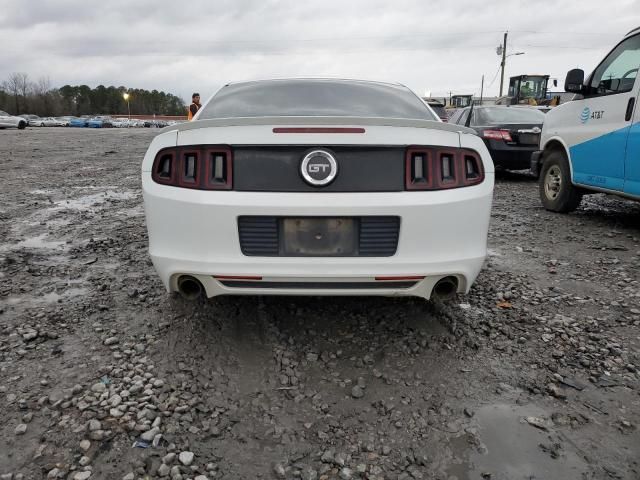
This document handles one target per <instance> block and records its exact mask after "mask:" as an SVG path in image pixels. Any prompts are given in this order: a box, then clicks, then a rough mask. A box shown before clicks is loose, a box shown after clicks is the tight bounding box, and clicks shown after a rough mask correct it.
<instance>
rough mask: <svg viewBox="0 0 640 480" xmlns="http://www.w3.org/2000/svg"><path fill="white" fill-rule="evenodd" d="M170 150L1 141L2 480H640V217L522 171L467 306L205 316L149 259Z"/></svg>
mask: <svg viewBox="0 0 640 480" xmlns="http://www.w3.org/2000/svg"><path fill="white" fill-rule="evenodd" d="M154 133H155V132H153V131H150V130H149V129H140V130H139V129H136V130H135V131H132V130H120V129H111V130H91V131H87V130H84V129H50V128H42V129H26V130H24V131H10V130H2V131H0V159H2V162H3V164H2V169H3V189H2V190H1V191H0V206H1V207H0V237H1V238H2V242H1V243H0V278H3V279H8V278H9V279H11V281H10V282H0V312H1V313H0V406H1V407H2V408H0V425H2V427H1V428H2V435H0V451H2V452H3V455H0V474H2V475H5V474H6V475H10V476H7V477H6V478H11V480H20V479H29V478H42V477H43V476H46V477H47V478H64V479H71V480H73V479H75V478H91V479H94V478H96V479H103V478H105V479H112V478H116V479H117V478H121V479H126V480H137V479H139V478H171V479H178V478H182V479H183V480H187V479H196V480H203V479H205V478H211V479H213V478H223V479H234V478H301V479H306V480H318V479H323V480H324V479H330V478H343V479H344V478H368V479H376V480H378V479H385V480H396V479H412V478H413V479H416V478H443V479H453V478H458V479H462V478H483V477H482V475H483V474H486V475H490V477H485V478H510V477H512V476H513V475H512V472H513V471H510V470H509V468H510V467H509V466H513V465H515V468H516V470H517V472H518V475H520V476H523V477H525V476H526V477H532V478H576V477H581V478H620V479H625V480H626V479H635V478H638V477H639V476H640V465H639V464H638V458H640V433H639V429H638V425H640V411H639V408H638V395H639V393H640V390H639V384H640V374H639V373H638V366H639V365H640V335H639V328H640V277H639V275H640V274H639V273H638V272H640V268H639V267H640V231H639V230H638V225H640V205H639V204H637V203H631V202H626V201H622V200H619V199H616V198H612V197H606V196H603V195H595V196H589V197H586V198H585V200H584V202H583V205H582V206H581V208H580V209H579V210H578V211H577V212H575V213H574V214H571V215H557V214H551V213H549V212H546V211H544V210H543V209H541V208H540V207H539V205H540V203H539V200H538V198H537V184H536V183H535V181H533V179H531V178H530V177H528V176H527V175H523V174H503V175H501V176H500V177H499V178H498V181H497V184H496V193H495V206H494V210H493V214H492V222H491V229H490V236H489V249H490V255H489V258H488V260H487V263H486V266H485V268H484V269H483V270H482V272H481V274H480V276H479V278H478V281H477V282H476V284H475V285H474V286H473V288H472V289H471V291H470V293H469V294H468V295H466V296H463V297H460V298H459V299H457V300H454V301H452V302H449V303H446V304H439V303H428V302H422V301H419V300H414V299H392V298H390V299H386V298H332V299H325V298H314V297H286V298H278V297H264V298H258V297H229V298H219V299H216V300H215V301H214V300H210V301H207V302H205V301H202V302H196V303H187V302H185V301H183V300H181V299H180V298H179V297H176V296H171V295H168V294H167V293H166V291H165V290H164V287H163V286H162V285H161V284H160V282H159V280H158V278H157V276H156V274H155V272H154V270H153V266H152V265H151V263H150V261H149V258H148V254H147V235H146V231H145V228H144V215H143V208H142V199H141V194H140V181H139V165H140V160H141V158H142V156H143V154H144V151H145V149H146V147H147V145H148V142H149V141H150V139H151V138H152V136H153V134H154ZM527 419H528V420H527ZM27 426H28V427H27ZM516 442H517V443H516ZM512 445H516V446H517V447H518V448H517V449H515V450H513V449H509V448H508V447H510V446H512ZM523 451H524V452H526V454H524V455H523V454H522V452H523Z"/></svg>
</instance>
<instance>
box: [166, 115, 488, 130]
mask: <svg viewBox="0 0 640 480" xmlns="http://www.w3.org/2000/svg"><path fill="white" fill-rule="evenodd" d="M254 125H286V126H290V125H341V126H349V127H350V126H366V125H371V126H376V127H411V128H427V129H430V130H442V131H445V132H453V133H458V132H460V133H470V134H475V131H474V130H472V129H471V128H467V127H463V126H462V125H455V124H451V123H445V122H439V121H435V120H420V119H411V118H383V117H236V118H213V119H208V120H194V121H191V122H185V123H179V124H176V125H170V126H168V127H165V128H163V129H162V130H160V132H159V133H166V132H173V131H176V132H183V131H185V130H196V129H199V128H210V127H247V126H254Z"/></svg>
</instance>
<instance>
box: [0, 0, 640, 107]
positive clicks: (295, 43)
mask: <svg viewBox="0 0 640 480" xmlns="http://www.w3.org/2000/svg"><path fill="white" fill-rule="evenodd" d="M0 1H1V2H2V8H1V9H0V31H1V32H2V34H1V36H2V38H3V39H4V40H2V45H3V47H2V51H0V79H2V78H6V76H7V75H8V74H9V73H10V72H13V71H24V72H27V73H29V74H30V76H31V77H32V78H35V77H39V76H42V75H44V76H49V77H50V78H51V81H52V83H53V84H54V85H63V84H66V83H71V84H80V83H86V84H88V85H91V86H95V85H98V84H105V85H108V84H113V85H127V86H131V87H143V88H149V89H153V88H156V89H162V90H166V91H171V92H174V93H177V94H179V95H181V96H182V97H183V98H185V99H186V98H188V97H189V96H190V93H191V91H193V90H198V91H200V92H201V93H203V95H205V96H208V95H209V94H212V93H214V91H215V90H216V89H217V88H219V87H220V86H221V85H223V84H224V83H226V82H228V81H236V80H244V79H253V78H271V77H286V76H344V77H351V78H367V79H377V80H387V81H397V82H401V83H404V84H406V85H408V86H410V87H411V88H413V89H415V90H416V91H417V92H419V93H424V92H425V91H426V90H429V91H431V93H432V94H434V95H438V96H443V95H446V94H447V92H449V91H453V92H454V93H455V92H457V93H472V92H475V93H479V89H480V77H481V75H482V74H484V75H485V81H486V85H489V84H490V83H491V81H492V79H494V76H495V73H496V71H497V68H498V63H499V58H498V56H497V55H496V53H495V47H496V46H497V45H498V44H499V43H500V42H501V40H502V32H503V31H504V30H505V29H508V30H509V31H510V37H509V49H510V51H516V50H522V51H525V52H526V54H525V55H522V56H516V57H512V58H510V59H509V62H508V68H507V76H508V75H509V74H517V73H549V74H551V75H552V76H554V77H557V78H558V79H559V80H560V82H561V83H562V80H563V78H564V75H565V73H566V71H567V70H568V69H570V68H574V67H576V66H580V67H583V68H585V69H587V70H589V69H591V68H593V67H594V66H595V64H596V63H597V62H598V60H599V59H600V58H601V57H602V56H603V55H604V54H605V53H606V51H607V50H608V49H609V48H611V47H612V46H613V45H614V44H615V43H616V42H617V40H618V39H619V38H620V37H621V36H622V35H623V34H624V33H626V32H627V31H628V30H630V29H631V28H633V27H636V26H638V25H640V1H639V0H619V1H616V2H615V9H614V8H613V7H612V8H610V9H609V10H605V9H604V7H603V4H602V2H599V1H596V0H583V1H581V2H579V3H578V2H557V1H552V0H538V1H536V2H531V1H524V0H486V1H485V2H482V3H480V2H477V1H473V0H457V1H450V2H426V1H424V0H423V1H420V0H396V1H395V2H389V1H388V0H385V1H382V0H369V1H365V0H352V1H350V2H346V1H344V0H342V1H336V0H325V1H322V2H319V1H318V2H300V1H293V0H283V1H277V0H267V1H253V0H236V1H232V0H217V1H215V2H211V1H205V0H197V1H189V2H175V1H163V2H161V1H159V0H155V1H148V0H137V1H135V2H130V1H124V0H111V1H109V2H102V3H100V4H96V3H95V2H86V1H75V0H62V1H46V0H30V1H7V0H0ZM498 83H499V79H498V80H494V81H493V84H491V86H490V87H488V92H487V94H496V93H497V89H498Z"/></svg>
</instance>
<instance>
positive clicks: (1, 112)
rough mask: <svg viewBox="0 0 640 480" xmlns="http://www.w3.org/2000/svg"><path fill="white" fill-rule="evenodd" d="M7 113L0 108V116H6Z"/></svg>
mask: <svg viewBox="0 0 640 480" xmlns="http://www.w3.org/2000/svg"><path fill="white" fill-rule="evenodd" d="M8 116H9V114H8V113H7V112H3V111H2V110H0V117H8Z"/></svg>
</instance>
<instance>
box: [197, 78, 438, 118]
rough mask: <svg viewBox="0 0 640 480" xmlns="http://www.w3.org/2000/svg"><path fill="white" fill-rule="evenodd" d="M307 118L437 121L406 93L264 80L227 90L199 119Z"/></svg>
mask: <svg viewBox="0 0 640 480" xmlns="http://www.w3.org/2000/svg"><path fill="white" fill-rule="evenodd" d="M271 116H294V117H297V116H310V117H386V118H411V119H421V120H436V118H435V117H434V115H433V114H432V113H431V112H430V111H429V109H428V108H427V107H426V106H425V105H424V104H423V103H422V101H421V100H420V99H419V98H418V97H417V96H416V95H414V94H413V92H411V91H410V90H409V89H407V88H405V87H401V86H395V85H388V84H382V83H369V82H358V81H336V80H269V81H262V82H249V83H240V84H235V85H234V84H232V85H227V86H226V87H224V88H222V89H221V90H220V91H219V92H218V93H217V94H216V95H215V96H214V97H213V98H212V99H211V101H210V102H209V103H207V104H206V105H205V106H204V107H203V109H202V112H201V113H200V115H199V117H198V119H199V120H202V119H208V118H233V117H271Z"/></svg>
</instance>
